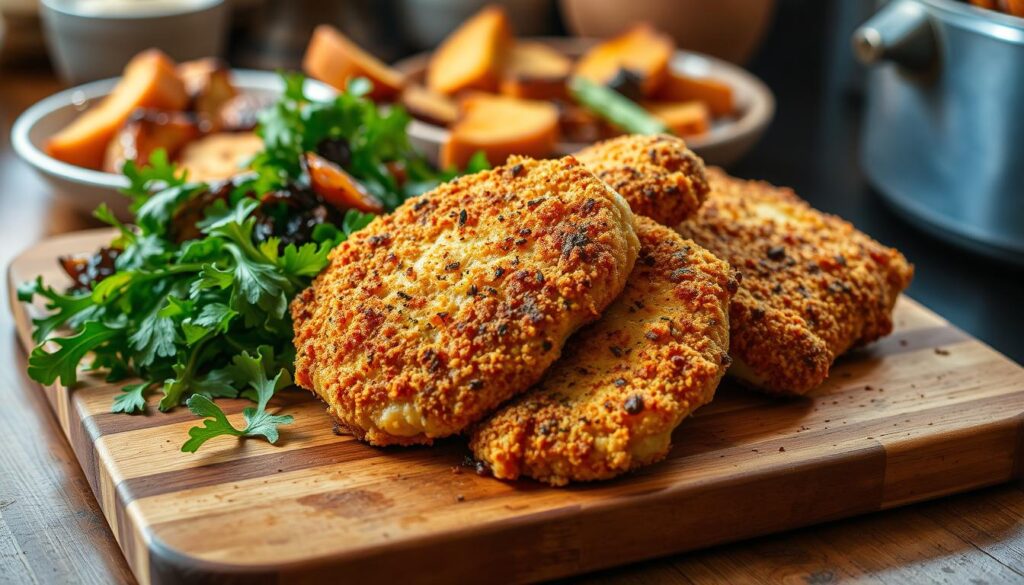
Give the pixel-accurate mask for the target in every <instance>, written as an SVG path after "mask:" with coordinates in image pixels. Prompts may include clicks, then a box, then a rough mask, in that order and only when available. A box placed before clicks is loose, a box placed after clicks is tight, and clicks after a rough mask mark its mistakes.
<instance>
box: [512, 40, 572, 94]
mask: <svg viewBox="0 0 1024 585" xmlns="http://www.w3.org/2000/svg"><path fill="white" fill-rule="evenodd" d="M571 71H572V61H570V60H569V58H568V57H566V56H565V55H563V54H562V53H559V52H558V51H556V50H555V49H553V48H551V47H549V46H547V45H545V44H543V43H531V42H521V43H516V45H515V46H514V47H512V50H511V51H510V52H509V54H508V58H507V59H506V62H505V68H504V72H503V74H502V80H501V93H503V94H505V95H507V96H509V97H517V98H524V99H531V100H553V99H562V100H564V99H566V98H567V97H568V92H567V91H566V88H565V82H566V80H567V79H568V78H569V73H570V72H571Z"/></svg>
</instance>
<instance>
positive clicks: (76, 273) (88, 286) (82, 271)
mask: <svg viewBox="0 0 1024 585" xmlns="http://www.w3.org/2000/svg"><path fill="white" fill-rule="evenodd" d="M120 255H121V250H119V249H117V248H112V247H110V246H103V247H102V248H100V249H99V250H97V251H96V253H95V254H78V255H75V256H60V257H58V258H57V261H58V262H60V267H61V268H63V269H64V272H66V273H67V275H68V276H70V277H71V280H72V281H73V282H74V284H72V285H71V290H74V291H87V290H92V287H94V286H96V284H97V283H98V282H100V281H101V280H103V279H104V278H106V277H108V276H110V275H111V274H113V273H114V272H116V271H117V269H116V268H115V267H114V261H115V260H117V257H118V256H120Z"/></svg>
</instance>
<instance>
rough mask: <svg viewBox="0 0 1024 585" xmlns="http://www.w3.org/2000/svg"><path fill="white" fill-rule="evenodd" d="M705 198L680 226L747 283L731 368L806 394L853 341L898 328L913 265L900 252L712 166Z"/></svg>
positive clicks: (782, 193)
mask: <svg viewBox="0 0 1024 585" xmlns="http://www.w3.org/2000/svg"><path fill="white" fill-rule="evenodd" d="M707 175H708V179H709V181H710V183H711V193H710V194H709V196H708V199H707V201H705V203H704V205H703V206H702V207H701V208H700V209H699V210H698V212H697V213H696V214H695V215H694V216H693V217H692V218H690V219H689V220H687V221H685V222H683V223H681V224H680V225H679V226H678V227H677V231H678V232H679V233H680V234H682V236H683V237H686V238H690V239H692V240H694V241H695V242H697V243H698V244H700V245H701V246H704V247H705V248H707V249H708V250H710V251H711V252H712V253H714V254H716V255H717V256H718V257H720V258H722V259H725V260H727V261H728V262H729V263H730V264H732V266H733V267H734V268H736V269H737V270H739V271H740V273H741V274H742V277H743V285H742V286H741V287H740V290H739V292H738V293H737V294H736V296H735V298H734V299H733V302H732V306H731V308H730V312H729V313H730V314H729V318H730V326H731V343H730V345H731V350H730V355H731V356H732V358H733V360H734V363H733V366H732V368H731V369H730V374H731V375H733V376H735V377H737V378H739V379H740V380H742V381H744V382H746V383H748V384H750V385H752V386H754V387H757V388H760V389H762V390H765V391H768V392H771V393H795V394H803V393H806V392H807V391H809V390H811V389H812V388H815V387H816V386H818V385H819V384H821V383H822V382H823V381H824V380H825V378H827V377H828V373H829V369H830V368H831V366H832V362H833V361H834V360H835V358H836V357H837V356H839V355H840V354H842V353H843V352H845V351H847V350H848V349H850V348H851V347H854V346H857V345H861V344H864V343H868V342H871V341H874V340H876V339H878V338H879V337H882V336H884V335H887V334H889V333H890V332H891V331H892V326H893V323H892V309H893V306H894V305H895V303H896V299H897V297H898V296H899V294H900V292H902V291H903V289H905V288H906V287H907V286H908V285H909V284H910V280H911V278H912V276H913V267H912V266H911V265H910V264H909V263H908V262H907V260H906V258H904V257H903V255H902V254H900V253H899V252H898V251H896V250H894V249H892V248H887V247H885V246H883V245H882V244H879V243H878V242H876V241H875V240H873V239H871V238H870V237H868V236H867V235H865V234H863V233H862V232H859V231H857V229H855V228H854V227H853V226H852V225H851V224H849V223H848V222H846V221H843V220H842V219H840V218H838V217H835V216H832V215H828V214H825V213H822V212H820V211H817V210H815V209H813V208H811V207H810V206H809V205H808V204H807V203H806V202H804V201H803V200H801V199H800V198H799V197H797V196H796V195H795V194H794V193H793V192H792V191H791V190H789V189H783V188H777V187H773V186H771V185H769V184H767V183H762V182H754V181H744V180H740V179H736V178H733V177H730V176H728V175H727V174H725V173H724V172H723V171H722V170H721V169H714V168H709V169H708V170H707Z"/></svg>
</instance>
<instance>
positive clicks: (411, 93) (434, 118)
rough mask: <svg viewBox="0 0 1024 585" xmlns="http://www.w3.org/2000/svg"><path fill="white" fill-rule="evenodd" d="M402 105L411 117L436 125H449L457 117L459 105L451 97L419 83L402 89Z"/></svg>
mask: <svg viewBox="0 0 1024 585" xmlns="http://www.w3.org/2000/svg"><path fill="white" fill-rule="evenodd" d="M402 105H403V106H405V109H406V110H408V111H409V114H411V115H412V117H413V118H416V119H418V120H423V121H424V122H427V123H429V124H436V125H438V126H451V125H452V124H454V123H455V120H456V119H458V117H459V106H458V104H456V103H455V102H454V101H453V100H452V99H451V98H449V97H448V96H446V95H442V94H439V93H434V92H432V91H430V90H429V89H427V88H425V87H422V86H419V85H409V86H408V87H406V88H405V90H403V91H402Z"/></svg>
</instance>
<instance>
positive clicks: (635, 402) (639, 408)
mask: <svg viewBox="0 0 1024 585" xmlns="http://www.w3.org/2000/svg"><path fill="white" fill-rule="evenodd" d="M625 408H626V414H640V413H641V412H643V410H644V399H643V397H642V396H640V395H639V394H633V395H631V396H630V397H629V398H627V399H626V404H625Z"/></svg>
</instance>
